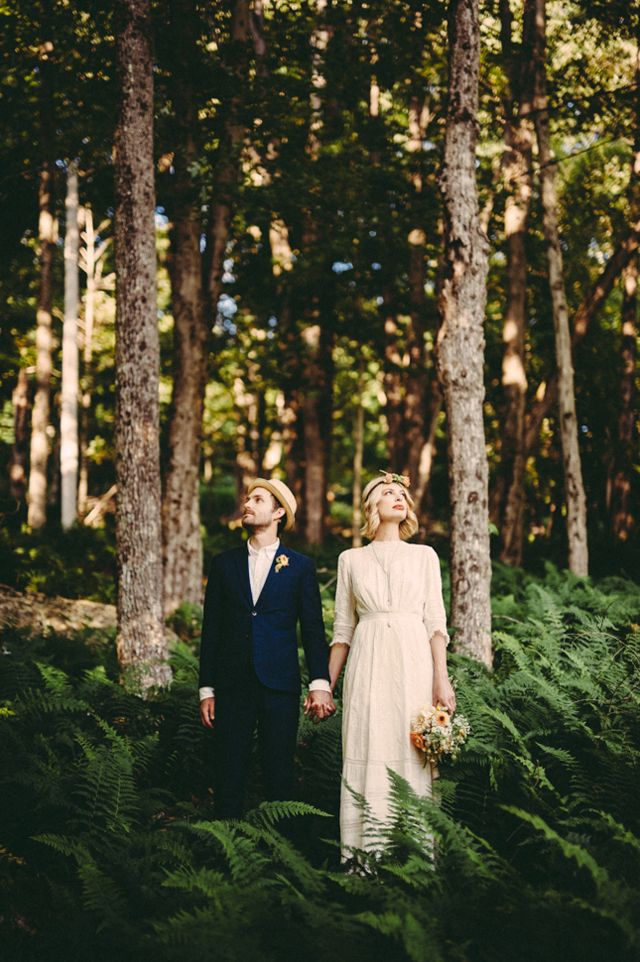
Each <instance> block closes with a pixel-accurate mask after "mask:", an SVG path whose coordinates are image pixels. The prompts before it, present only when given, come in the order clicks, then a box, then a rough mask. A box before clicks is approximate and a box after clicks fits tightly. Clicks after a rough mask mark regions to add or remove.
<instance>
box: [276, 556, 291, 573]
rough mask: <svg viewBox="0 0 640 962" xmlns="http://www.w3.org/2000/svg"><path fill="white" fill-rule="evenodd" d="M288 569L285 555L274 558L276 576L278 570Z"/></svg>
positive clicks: (287, 559) (287, 560)
mask: <svg viewBox="0 0 640 962" xmlns="http://www.w3.org/2000/svg"><path fill="white" fill-rule="evenodd" d="M288 567H289V558H288V556H287V555H286V554H279V555H278V557H277V558H276V574H278V572H279V571H280V568H288Z"/></svg>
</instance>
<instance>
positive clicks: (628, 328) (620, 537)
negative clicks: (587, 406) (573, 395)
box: [610, 155, 640, 542]
mask: <svg viewBox="0 0 640 962" xmlns="http://www.w3.org/2000/svg"><path fill="white" fill-rule="evenodd" d="M638 156H640V155H638ZM623 282H624V297H623V302H622V381H621V385H620V387H621V391H620V395H621V396H620V413H619V415H618V431H617V438H616V443H615V457H614V470H613V477H612V479H611V508H610V516H611V532H612V534H613V537H614V541H618V542H619V541H628V540H629V538H630V537H631V533H632V531H633V527H634V523H635V518H634V499H633V497H632V489H633V462H634V458H635V456H636V453H637V450H638V433H637V428H636V423H637V417H638V410H637V407H638V404H637V393H636V381H635V379H636V373H637V360H638V347H637V337H638V328H637V319H638V257H637V255H636V257H635V258H634V259H633V260H632V261H631V263H630V264H629V265H628V266H627V268H626V269H625V271H624V274H623Z"/></svg>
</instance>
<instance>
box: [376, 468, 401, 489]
mask: <svg viewBox="0 0 640 962" xmlns="http://www.w3.org/2000/svg"><path fill="white" fill-rule="evenodd" d="M380 474H382V477H381V478H378V480H377V483H376V485H375V487H377V485H378V484H391V482H392V481H395V482H396V484H401V485H402V486H403V487H405V488H408V487H409V475H408V474H394V473H393V472H392V471H384V470H383V469H382V468H380Z"/></svg>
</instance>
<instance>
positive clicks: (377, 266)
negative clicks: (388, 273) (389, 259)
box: [371, 261, 382, 271]
mask: <svg viewBox="0 0 640 962" xmlns="http://www.w3.org/2000/svg"><path fill="white" fill-rule="evenodd" d="M371 270H372V271H381V270H382V264H379V263H378V261H374V262H373V264H372V265H371Z"/></svg>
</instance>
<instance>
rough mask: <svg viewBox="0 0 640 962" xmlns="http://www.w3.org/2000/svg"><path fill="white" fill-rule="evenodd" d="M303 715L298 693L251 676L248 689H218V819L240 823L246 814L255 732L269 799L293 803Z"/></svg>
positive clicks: (216, 705)
mask: <svg viewBox="0 0 640 962" xmlns="http://www.w3.org/2000/svg"><path fill="white" fill-rule="evenodd" d="M299 712H300V695H299V693H298V692H289V691H276V690H275V689H273V688H267V687H266V686H265V685H263V684H262V683H261V682H260V681H259V679H258V677H257V676H256V674H255V672H253V671H252V672H251V674H250V675H249V676H248V677H247V680H246V682H245V683H244V684H241V685H237V686H234V687H233V688H224V687H223V688H218V689H216V703H215V721H214V733H215V739H214V740H215V779H214V784H215V811H216V815H217V817H218V818H240V817H241V816H242V814H243V811H244V796H245V788H246V783H247V776H248V774H249V767H250V762H251V749H252V745H253V736H254V733H255V731H256V728H257V730H258V748H259V754H260V762H261V767H262V772H263V777H264V787H265V794H266V797H267V799H269V800H270V801H275V800H285V799H292V798H294V797H295V796H294V774H293V773H294V768H293V758H294V754H295V750H296V741H297V735H298V718H299Z"/></svg>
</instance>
